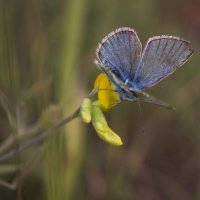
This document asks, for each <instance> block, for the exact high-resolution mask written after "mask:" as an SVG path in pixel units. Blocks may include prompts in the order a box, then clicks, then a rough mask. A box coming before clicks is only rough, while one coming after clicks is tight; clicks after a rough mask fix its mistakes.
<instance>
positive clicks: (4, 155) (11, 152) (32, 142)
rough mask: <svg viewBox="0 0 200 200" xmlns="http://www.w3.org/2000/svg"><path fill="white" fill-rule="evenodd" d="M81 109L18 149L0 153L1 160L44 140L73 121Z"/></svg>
mask: <svg viewBox="0 0 200 200" xmlns="http://www.w3.org/2000/svg"><path fill="white" fill-rule="evenodd" d="M79 111H80V108H78V109H77V110H76V111H75V112H74V113H73V114H71V115H70V116H68V117H67V118H65V119H63V120H60V121H58V122H57V123H55V124H54V125H53V126H52V127H50V128H49V129H47V130H46V131H44V132H42V133H40V134H38V135H36V136H35V137H33V138H32V139H30V140H29V141H28V142H26V143H25V144H23V145H21V146H20V147H19V148H18V149H14V150H11V151H9V152H8V153H5V154H2V155H0V161H4V160H7V159H9V158H11V157H13V156H15V155H16V154H18V153H20V152H22V151H24V150H26V149H28V148H30V147H31V146H33V145H34V144H36V143H38V142H41V141H42V140H44V139H45V138H46V137H47V136H48V135H49V134H50V133H53V131H55V130H56V129H58V128H60V127H62V126H64V125H66V124H67V123H69V122H70V121H72V120H73V119H75V118H76V117H78V116H79Z"/></svg>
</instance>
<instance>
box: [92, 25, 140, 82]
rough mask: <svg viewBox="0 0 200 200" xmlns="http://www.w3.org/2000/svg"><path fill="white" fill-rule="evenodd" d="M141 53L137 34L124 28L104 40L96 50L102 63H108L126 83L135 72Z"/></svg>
mask: <svg viewBox="0 0 200 200" xmlns="http://www.w3.org/2000/svg"><path fill="white" fill-rule="evenodd" d="M141 51H142V46H141V43H140V40H139V38H138V36H137V33H136V32H135V31H134V30H133V29H131V28H128V27H122V28H118V29H116V30H115V31H113V32H111V33H110V34H108V35H107V36H106V37H105V38H103V40H102V42H101V43H100V44H99V46H98V47H97V49H96V56H97V59H98V61H99V62H100V63H105V62H106V63H107V65H106V66H109V68H110V70H111V71H112V73H114V74H115V75H116V76H117V77H118V78H119V79H121V80H122V81H125V80H126V79H127V78H129V77H131V76H132V74H133V73H134V72H135V70H136V67H137V66H138V63H139V60H140V55H141ZM101 66H104V65H101ZM106 70H107V69H104V70H103V71H106ZM109 78H110V77H109ZM111 81H112V80H111Z"/></svg>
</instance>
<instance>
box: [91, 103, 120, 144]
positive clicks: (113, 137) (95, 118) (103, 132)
mask: <svg viewBox="0 0 200 200" xmlns="http://www.w3.org/2000/svg"><path fill="white" fill-rule="evenodd" d="M92 123H93V126H94V128H95V130H96V132H97V134H98V135H99V137H100V138H101V139H102V140H104V141H105V142H108V143H109V144H112V145H114V146H121V145H122V144H123V143H122V140H121V138H120V137H119V136H118V135H117V134H116V133H115V132H114V131H113V130H112V129H111V128H110V127H109V126H108V124H107V121H106V119H105V116H104V114H103V112H102V110H101V108H100V102H99V101H98V100H97V101H95V102H93V104H92Z"/></svg>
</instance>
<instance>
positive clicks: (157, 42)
mask: <svg viewBox="0 0 200 200" xmlns="http://www.w3.org/2000/svg"><path fill="white" fill-rule="evenodd" d="M189 44H190V43H189V42H188V41H185V40H182V39H180V38H178V37H173V36H156V37H153V38H150V39H149V40H148V42H147V44H146V46H145V48H144V51H143V53H142V57H141V60H140V63H139V65H138V67H137V70H136V71H135V75H134V78H133V83H134V85H136V86H137V89H139V90H144V89H146V88H149V87H151V86H153V85H155V84H156V83H157V82H159V81H160V80H162V79H163V78H165V77H167V76H168V75H170V74H171V73H173V72H174V71H175V70H176V69H177V68H178V67H180V66H181V65H182V64H183V63H184V62H186V61H187V59H188V58H189V57H190V56H191V55H192V53H193V50H192V49H190V47H189Z"/></svg>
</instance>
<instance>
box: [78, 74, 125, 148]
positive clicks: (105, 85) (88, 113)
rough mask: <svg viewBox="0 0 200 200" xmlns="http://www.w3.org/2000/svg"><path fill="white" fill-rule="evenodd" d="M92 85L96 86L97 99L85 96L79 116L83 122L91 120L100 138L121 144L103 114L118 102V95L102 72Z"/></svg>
mask: <svg viewBox="0 0 200 200" xmlns="http://www.w3.org/2000/svg"><path fill="white" fill-rule="evenodd" d="M94 87H95V88H98V100H94V101H91V99H90V98H85V99H84V100H83V102H82V104H81V106H80V117H81V119H82V120H83V122H85V123H90V121H92V124H93V126H94V128H95V130H96V132H97V134H98V136H99V137H100V138H101V139H102V140H104V141H105V142H107V143H109V144H112V145H114V146H121V145H123V143H122V140H121V138H120V137H119V136H118V135H117V134H116V133H115V132H114V131H113V130H112V129H111V128H110V127H109V126H108V123H107V121H106V118H105V116H104V114H103V111H107V110H109V109H110V108H111V107H112V106H114V105H116V104H117V103H119V101H120V99H119V96H118V94H117V93H116V92H115V91H114V86H113V85H112V84H111V83H110V81H109V80H108V78H107V76H106V75H105V74H103V73H101V74H100V75H99V76H98V77H97V78H96V80H95V83H94Z"/></svg>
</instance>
